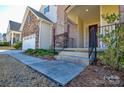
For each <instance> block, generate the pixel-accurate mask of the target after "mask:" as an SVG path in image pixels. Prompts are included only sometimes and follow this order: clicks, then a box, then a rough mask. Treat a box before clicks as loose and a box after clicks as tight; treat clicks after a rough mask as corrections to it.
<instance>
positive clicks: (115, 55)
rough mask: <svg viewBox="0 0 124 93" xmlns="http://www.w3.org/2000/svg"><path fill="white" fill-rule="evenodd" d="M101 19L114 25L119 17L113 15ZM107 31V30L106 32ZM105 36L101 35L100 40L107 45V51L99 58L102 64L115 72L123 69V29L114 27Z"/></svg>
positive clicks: (120, 26) (117, 26)
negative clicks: (110, 67)
mask: <svg viewBox="0 0 124 93" xmlns="http://www.w3.org/2000/svg"><path fill="white" fill-rule="evenodd" d="M103 19H104V20H105V21H106V22H107V23H108V24H111V23H115V22H116V21H118V20H119V15H116V14H115V13H113V14H111V15H104V16H103ZM106 31H107V30H106ZM109 32H110V33H109V34H107V35H101V36H100V39H101V40H102V42H104V44H106V45H107V49H106V50H105V51H104V53H103V54H102V55H101V56H100V59H101V60H102V62H103V63H104V64H107V65H109V66H112V67H113V68H115V69H117V70H121V69H122V68H124V41H123V40H124V27H123V26H122V25H120V24H118V25H116V27H115V30H112V31H109Z"/></svg>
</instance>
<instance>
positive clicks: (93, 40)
mask: <svg viewBox="0 0 124 93" xmlns="http://www.w3.org/2000/svg"><path fill="white" fill-rule="evenodd" d="M96 34H97V25H91V26H89V47H95V46H97V35H96Z"/></svg>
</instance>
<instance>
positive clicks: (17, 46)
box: [13, 42, 22, 49]
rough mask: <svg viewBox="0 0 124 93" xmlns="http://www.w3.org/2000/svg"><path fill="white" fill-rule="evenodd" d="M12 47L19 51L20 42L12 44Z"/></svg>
mask: <svg viewBox="0 0 124 93" xmlns="http://www.w3.org/2000/svg"><path fill="white" fill-rule="evenodd" d="M13 47H14V48H15V49H21V48H22V42H17V43H14V44H13Z"/></svg>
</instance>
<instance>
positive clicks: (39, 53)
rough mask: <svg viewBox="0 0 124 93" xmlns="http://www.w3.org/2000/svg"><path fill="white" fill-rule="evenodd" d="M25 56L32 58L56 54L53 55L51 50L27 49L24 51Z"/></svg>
mask: <svg viewBox="0 0 124 93" xmlns="http://www.w3.org/2000/svg"><path fill="white" fill-rule="evenodd" d="M25 53H26V54H29V55H33V56H54V55H55V54H57V53H54V51H53V50H45V49H28V50H26V51H25Z"/></svg>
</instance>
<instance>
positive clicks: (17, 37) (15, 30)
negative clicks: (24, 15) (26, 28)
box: [6, 20, 21, 45]
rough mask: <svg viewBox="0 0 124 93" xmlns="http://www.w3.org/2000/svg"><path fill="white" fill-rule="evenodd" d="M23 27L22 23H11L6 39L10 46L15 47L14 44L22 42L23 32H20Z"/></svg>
mask: <svg viewBox="0 0 124 93" xmlns="http://www.w3.org/2000/svg"><path fill="white" fill-rule="evenodd" d="M20 26H21V23H18V22H14V21H11V20H10V21H9V24H8V28H7V33H6V38H7V42H9V43H10V45H13V44H14V43H16V42H18V41H21V31H20V30H19V29H20Z"/></svg>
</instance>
